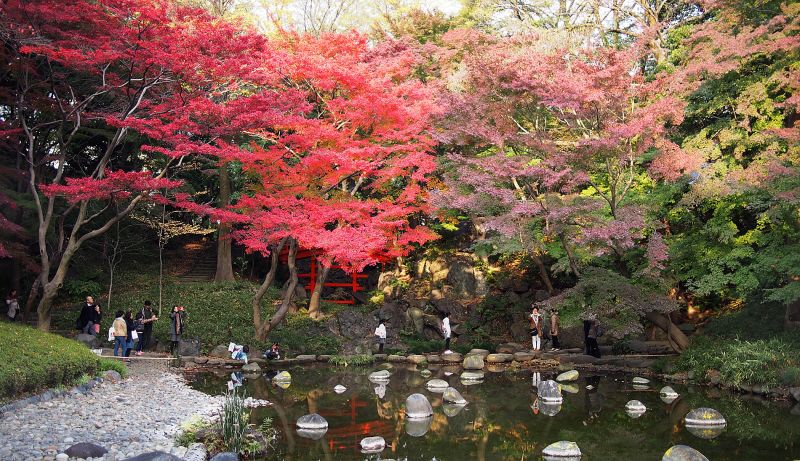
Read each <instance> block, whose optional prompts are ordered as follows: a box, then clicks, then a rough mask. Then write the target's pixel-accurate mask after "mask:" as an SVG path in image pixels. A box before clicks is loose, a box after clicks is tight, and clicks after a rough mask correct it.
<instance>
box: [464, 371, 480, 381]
mask: <svg viewBox="0 0 800 461" xmlns="http://www.w3.org/2000/svg"><path fill="white" fill-rule="evenodd" d="M483 378H484V374H483V372H482V371H465V372H463V373H461V382H473V383H477V382H479V381H483Z"/></svg>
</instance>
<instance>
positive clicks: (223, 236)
mask: <svg viewBox="0 0 800 461" xmlns="http://www.w3.org/2000/svg"><path fill="white" fill-rule="evenodd" d="M230 200H231V178H230V175H229V174H228V164H227V163H225V162H223V163H221V164H220V166H219V206H220V208H226V207H227V206H228V204H229V203H230ZM230 233H231V226H230V224H228V223H221V224H220V225H219V233H218V234H217V272H216V274H215V275H214V281H215V282H229V281H232V280H234V277H233V257H232V256H231V239H230Z"/></svg>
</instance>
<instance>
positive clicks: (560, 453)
mask: <svg viewBox="0 0 800 461" xmlns="http://www.w3.org/2000/svg"><path fill="white" fill-rule="evenodd" d="M542 456H550V457H553V458H559V459H562V458H580V457H581V449H580V448H578V444H577V443H575V442H569V441H566V440H562V441H560V442H556V443H551V444H550V445H548V446H547V447H545V449H544V450H543V451H542Z"/></svg>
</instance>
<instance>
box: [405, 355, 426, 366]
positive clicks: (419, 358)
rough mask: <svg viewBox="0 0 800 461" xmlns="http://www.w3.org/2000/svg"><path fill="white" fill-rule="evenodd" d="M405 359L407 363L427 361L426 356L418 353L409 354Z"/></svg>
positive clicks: (416, 363) (417, 363)
mask: <svg viewBox="0 0 800 461" xmlns="http://www.w3.org/2000/svg"><path fill="white" fill-rule="evenodd" d="M406 360H408V362H409V363H413V364H415V365H419V364H421V363H426V362H427V361H428V358H427V357H425V356H424V355H420V354H411V355H409V356H408V357H406Z"/></svg>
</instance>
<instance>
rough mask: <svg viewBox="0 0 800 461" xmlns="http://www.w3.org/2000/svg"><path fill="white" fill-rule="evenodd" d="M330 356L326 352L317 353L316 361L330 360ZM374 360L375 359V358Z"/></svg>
mask: <svg viewBox="0 0 800 461" xmlns="http://www.w3.org/2000/svg"><path fill="white" fill-rule="evenodd" d="M331 357H332V356H331V355H328V354H321V355H318V356H317V362H330V361H331ZM375 360H377V358H376V359H375Z"/></svg>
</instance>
